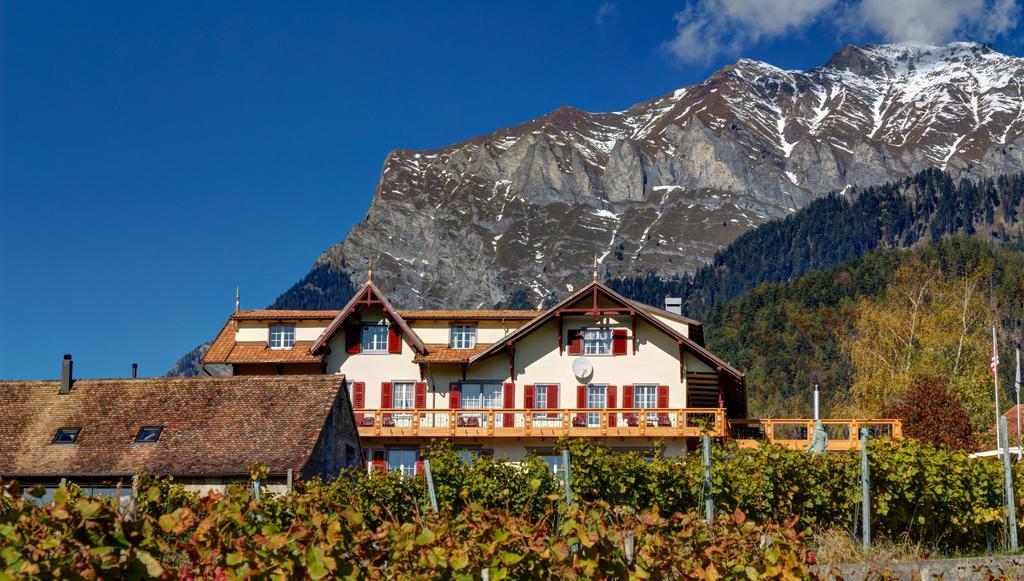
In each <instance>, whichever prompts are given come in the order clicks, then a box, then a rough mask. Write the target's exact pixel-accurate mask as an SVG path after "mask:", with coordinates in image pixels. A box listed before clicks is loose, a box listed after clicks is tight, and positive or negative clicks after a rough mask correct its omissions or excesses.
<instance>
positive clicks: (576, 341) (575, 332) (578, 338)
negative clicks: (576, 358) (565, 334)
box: [568, 329, 583, 355]
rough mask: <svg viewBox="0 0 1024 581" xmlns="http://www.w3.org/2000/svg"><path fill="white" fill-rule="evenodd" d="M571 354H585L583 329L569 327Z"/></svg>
mask: <svg viewBox="0 0 1024 581" xmlns="http://www.w3.org/2000/svg"><path fill="white" fill-rule="evenodd" d="M568 352H569V355H582V354H583V329H569V351H568Z"/></svg>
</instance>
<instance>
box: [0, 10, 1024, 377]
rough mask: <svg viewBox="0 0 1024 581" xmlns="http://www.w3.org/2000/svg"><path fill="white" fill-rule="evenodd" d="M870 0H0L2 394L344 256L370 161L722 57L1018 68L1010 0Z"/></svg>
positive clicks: (112, 359)
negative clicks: (980, 59)
mask: <svg viewBox="0 0 1024 581" xmlns="http://www.w3.org/2000/svg"><path fill="white" fill-rule="evenodd" d="M886 4H891V3H880V2H879V1H878V0H846V1H844V0H789V1H787V2H783V1H782V0H763V1H758V2H755V1H753V0H706V1H702V2H691V3H688V4H687V3H685V2H645V3H642V5H641V3H635V2H629V3H627V2H618V3H612V2H602V1H596V2H585V1H579V2H560V3H553V2H510V3H497V2H464V3H456V2H438V3H423V2H408V3H406V2H389V3H371V2H359V3H356V2H336V1H335V2H304V3H298V4H296V3H284V2H281V3H270V2H267V3H259V5H258V6H256V3H249V2H236V3H229V2H216V3H215V2H195V3H191V2H102V3H98V2H63V3H51V2H46V1H41V0H40V1H33V2H2V3H0V315H2V318H0V321H2V322H3V326H4V330H3V332H2V333H0V378H45V377H55V376H56V375H57V373H58V364H59V360H60V356H61V354H63V353H65V352H70V353H73V354H74V355H75V359H76V371H77V373H78V375H80V376H84V377H111V376H123V375H126V374H127V373H129V371H130V365H131V363H132V362H133V361H137V362H139V364H140V372H141V373H142V374H143V375H160V374H163V373H164V372H165V371H166V370H167V369H168V367H169V366H170V365H171V364H173V362H174V361H175V360H176V359H177V358H178V357H179V356H181V355H182V354H183V353H185V352H186V351H188V350H189V349H190V348H192V347H193V346H195V345H196V344H197V343H199V342H200V341H202V340H204V339H207V338H210V337H212V336H213V335H214V334H215V333H216V332H217V331H218V330H219V328H220V327H221V325H222V324H223V321H224V319H225V318H226V317H227V315H228V314H229V313H230V311H231V309H232V307H233V301H234V288H235V284H236V283H237V284H240V285H241V288H242V303H243V307H245V308H258V307H263V306H265V305H266V304H268V303H269V302H271V301H272V300H273V299H274V298H275V297H276V296H277V295H278V294H279V293H281V292H282V291H284V290H285V289H286V288H287V287H288V286H290V285H291V284H292V283H293V282H294V281H295V280H297V279H298V278H300V277H301V276H302V275H303V274H305V273H306V272H307V271H308V269H309V267H310V265H311V264H312V262H313V261H314V260H315V258H316V256H317V255H318V254H319V253H320V252H321V251H322V250H324V249H325V248H327V247H328V246H329V245H330V244H332V243H335V242H338V241H340V240H342V239H343V238H344V237H345V235H346V234H347V232H348V231H349V229H350V228H351V227H352V225H353V224H355V223H356V222H358V221H359V220H361V219H362V218H363V216H364V215H365V213H366V210H367V208H368V207H369V203H370V200H371V199H372V196H373V189H374V185H375V183H376V180H377V177H378V175H379V172H380V168H381V164H382V162H383V160H384V157H385V155H386V154H387V152H388V151H389V150H391V149H399V148H403V149H404V148H411V149H426V148H434V147H439V146H443V145H445V144H448V143H451V142H455V141H458V140H462V139H465V138H468V137H471V136H474V135H478V134H483V133H488V132H490V131H493V130H495V129H497V128H499V127H502V126H506V125H510V124H514V123H517V122H521V121H525V120H528V119H530V118H533V117H536V116H538V115H542V114H544V113H546V112H548V111H550V110H552V109H554V108H556V107H558V106H559V105H563V104H568V105H573V106H577V107H580V108H583V109H586V110H591V111H607V110H617V109H623V108H626V107H628V106H629V105H631V104H633V103H635V102H638V101H643V100H647V99H649V98H652V97H655V96H657V95H660V94H663V93H666V92H669V91H671V90H674V89H676V88H679V87H681V86H684V85H687V84H690V83H693V82H697V81H700V80H702V79H703V78H705V77H706V76H707V75H708V73H709V72H710V71H712V70H714V69H715V68H718V67H720V66H721V65H723V64H726V63H729V62H732V61H734V60H735V59H736V58H737V57H738V56H740V55H742V56H747V57H751V58H757V59H761V60H765V61H768V62H771V63H773V64H776V65H778V66H782V67H785V68H807V67H811V66H815V65H818V64H821V63H823V62H824V61H825V60H826V59H827V58H828V56H829V55H830V54H831V53H832V52H833V51H834V50H836V49H837V48H839V47H841V46H842V45H843V44H846V43H847V42H877V41H884V40H899V39H900V36H901V35H904V34H908V35H911V36H913V37H914V39H916V40H952V39H974V40H991V41H993V42H994V43H995V45H996V47H997V48H999V49H1001V50H1003V51H1004V52H1009V53H1013V54H1020V52H1021V50H1020V35H1019V26H1018V24H1017V23H1018V15H1019V6H1018V5H1017V2H1016V1H1015V0H964V1H962V2H952V3H944V5H943V6H942V7H941V9H940V8H936V6H935V5H936V4H938V3H937V2H936V1H935V0H908V2H907V3H906V4H899V3H897V4H899V5H900V6H905V5H913V6H914V9H913V10H909V11H902V12H901V11H900V10H894V9H891V8H889V9H886V8H885V7H886ZM979 7H980V8H979ZM904 12H906V13H904ZM901 19H902V20H901ZM853 23H855V24H853Z"/></svg>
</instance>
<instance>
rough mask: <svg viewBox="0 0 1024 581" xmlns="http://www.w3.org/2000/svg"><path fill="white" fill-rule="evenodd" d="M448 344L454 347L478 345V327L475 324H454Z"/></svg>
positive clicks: (470, 347)
mask: <svg viewBox="0 0 1024 581" xmlns="http://www.w3.org/2000/svg"><path fill="white" fill-rule="evenodd" d="M448 345H449V347H451V348H452V349H472V348H473V347H476V327H474V326H473V325H452V328H451V333H450V338H449V340H448Z"/></svg>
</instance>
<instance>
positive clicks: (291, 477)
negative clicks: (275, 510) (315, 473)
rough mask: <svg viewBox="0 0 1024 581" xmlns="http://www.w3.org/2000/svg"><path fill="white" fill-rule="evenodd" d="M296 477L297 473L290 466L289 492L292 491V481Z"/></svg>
mask: <svg viewBox="0 0 1024 581" xmlns="http://www.w3.org/2000/svg"><path fill="white" fill-rule="evenodd" d="M294 478H295V473H294V471H293V469H291V468H289V469H288V494H291V492H292V481H293V480H294Z"/></svg>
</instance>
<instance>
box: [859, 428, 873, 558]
mask: <svg viewBox="0 0 1024 581" xmlns="http://www.w3.org/2000/svg"><path fill="white" fill-rule="evenodd" d="M868 470H869V469H868V429H867V428H861V429H860V493H861V496H862V497H863V498H862V499H861V505H862V506H861V515H860V522H861V533H862V535H863V536H862V537H861V538H862V540H863V542H864V550H865V551H867V550H868V549H870V548H871V473H870V472H869V471H868Z"/></svg>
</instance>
